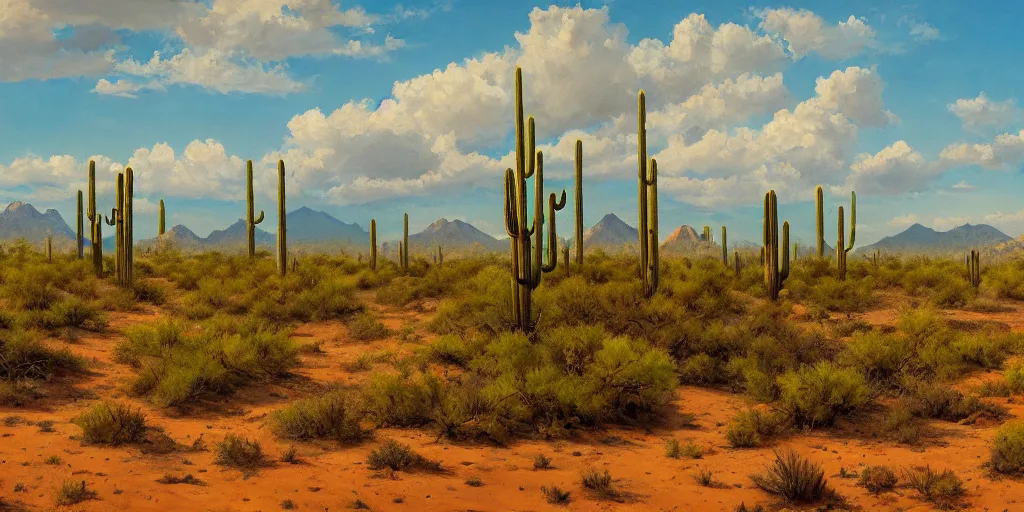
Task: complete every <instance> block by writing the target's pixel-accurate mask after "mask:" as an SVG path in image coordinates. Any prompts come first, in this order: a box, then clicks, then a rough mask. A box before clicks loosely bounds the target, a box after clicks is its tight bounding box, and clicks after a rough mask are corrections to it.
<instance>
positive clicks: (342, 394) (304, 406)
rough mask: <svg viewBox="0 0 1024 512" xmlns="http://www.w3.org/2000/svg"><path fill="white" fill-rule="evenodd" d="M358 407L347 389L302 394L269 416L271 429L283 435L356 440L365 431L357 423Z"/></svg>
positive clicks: (304, 438)
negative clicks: (307, 396) (302, 396)
mask: <svg viewBox="0 0 1024 512" xmlns="http://www.w3.org/2000/svg"><path fill="white" fill-rule="evenodd" d="M359 419H360V408H359V403H358V401H357V400H356V397H354V396H352V394H351V393H349V392H346V391H342V390H334V391H329V392H327V393H325V394H322V395H318V396H314V397H311V398H306V399H304V400H300V401H298V402H295V403H293V404H291V405H289V406H288V407H286V408H284V409H281V410H279V411H277V412H275V413H274V414H273V416H272V417H271V425H272V427H271V428H272V429H273V431H274V433H275V434H276V435H278V436H280V437H284V438H287V439H300V440H310V439H332V440H334V441H338V442H339V443H351V442H356V441H360V440H362V439H363V437H365V435H366V432H365V431H363V429H362V428H360V426H359Z"/></svg>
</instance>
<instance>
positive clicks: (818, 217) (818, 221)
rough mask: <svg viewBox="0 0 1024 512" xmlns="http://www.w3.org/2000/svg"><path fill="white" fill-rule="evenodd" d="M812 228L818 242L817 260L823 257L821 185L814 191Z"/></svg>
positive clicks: (823, 234)
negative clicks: (813, 227)
mask: <svg viewBox="0 0 1024 512" xmlns="http://www.w3.org/2000/svg"><path fill="white" fill-rule="evenodd" d="M814 226H815V233H816V240H817V242H818V258H824V257H825V198H824V196H823V194H822V191H821V185H818V187H817V188H815V189H814Z"/></svg>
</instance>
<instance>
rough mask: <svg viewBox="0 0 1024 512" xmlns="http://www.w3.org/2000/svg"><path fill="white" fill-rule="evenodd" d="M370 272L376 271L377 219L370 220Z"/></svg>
mask: <svg viewBox="0 0 1024 512" xmlns="http://www.w3.org/2000/svg"><path fill="white" fill-rule="evenodd" d="M370 270H373V271H374V272H376V271H377V219H370Z"/></svg>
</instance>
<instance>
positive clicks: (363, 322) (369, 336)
mask: <svg viewBox="0 0 1024 512" xmlns="http://www.w3.org/2000/svg"><path fill="white" fill-rule="evenodd" d="M348 334H349V336H351V337H352V339H355V340H359V341H372V340H379V339H382V338H386V337H388V336H389V335H390V334H391V330H390V329H388V328H387V327H386V326H385V325H384V324H382V323H380V322H378V321H377V319H376V318H374V317H373V315H371V314H369V313H363V314H361V315H357V316H354V317H353V318H352V319H351V320H350V321H349V322H348Z"/></svg>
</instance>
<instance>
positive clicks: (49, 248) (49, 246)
mask: <svg viewBox="0 0 1024 512" xmlns="http://www.w3.org/2000/svg"><path fill="white" fill-rule="evenodd" d="M45 252H46V261H47V262H49V263H53V235H46V249H45Z"/></svg>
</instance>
